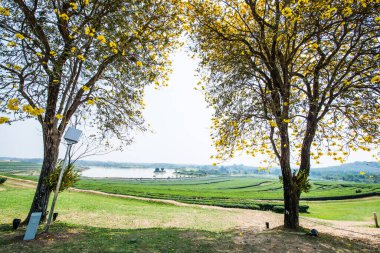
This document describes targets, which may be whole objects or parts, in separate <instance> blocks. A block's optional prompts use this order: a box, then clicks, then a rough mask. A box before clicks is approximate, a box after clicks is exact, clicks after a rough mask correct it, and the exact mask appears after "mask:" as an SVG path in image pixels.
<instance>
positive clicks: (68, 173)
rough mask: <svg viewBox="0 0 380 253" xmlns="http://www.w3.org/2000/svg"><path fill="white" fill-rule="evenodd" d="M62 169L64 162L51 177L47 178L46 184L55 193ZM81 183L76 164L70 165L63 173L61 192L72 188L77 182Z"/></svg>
mask: <svg viewBox="0 0 380 253" xmlns="http://www.w3.org/2000/svg"><path fill="white" fill-rule="evenodd" d="M61 169H62V161H61V162H59V163H58V164H57V166H56V168H55V170H54V171H53V172H52V173H50V175H49V177H47V178H46V181H45V182H46V184H47V185H48V188H49V189H50V190H51V191H55V188H56V187H57V182H58V178H59V174H60V173H61ZM78 181H79V173H78V172H77V171H75V170H74V164H69V166H68V168H67V169H66V170H65V171H64V172H63V177H62V182H61V186H60V188H59V191H60V192H62V191H64V190H66V189H68V188H70V187H71V186H73V185H74V184H75V183H76V182H78Z"/></svg>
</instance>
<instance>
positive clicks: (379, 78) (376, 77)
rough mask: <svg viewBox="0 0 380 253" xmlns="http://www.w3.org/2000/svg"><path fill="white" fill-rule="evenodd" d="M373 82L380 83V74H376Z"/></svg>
mask: <svg viewBox="0 0 380 253" xmlns="http://www.w3.org/2000/svg"><path fill="white" fill-rule="evenodd" d="M371 82H373V83H378V82H380V75H378V76H374V77H373V78H372V79H371Z"/></svg>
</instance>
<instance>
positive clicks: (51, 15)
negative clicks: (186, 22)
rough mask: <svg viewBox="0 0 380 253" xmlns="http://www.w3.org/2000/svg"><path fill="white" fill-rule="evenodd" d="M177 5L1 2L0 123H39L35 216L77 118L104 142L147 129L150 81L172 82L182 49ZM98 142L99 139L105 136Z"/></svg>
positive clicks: (101, 0) (147, 0)
mask: <svg viewBox="0 0 380 253" xmlns="http://www.w3.org/2000/svg"><path fill="white" fill-rule="evenodd" d="M180 10H181V8H180V5H179V1H177V0H169V1H167V0H165V1H164V0H69V1H67V0H66V1H65V0H64V1H57V0H49V1H48V0H43V1H29V0H26V1H23V0H9V1H2V2H0V35H1V36H0V57H1V62H0V85H1V86H0V102H1V104H0V113H2V115H0V116H1V117H0V124H5V123H8V124H10V123H12V122H13V121H16V120H22V119H26V118H35V119H37V120H38V122H39V123H40V124H41V127H42V133H43V142H44V159H43V165H42V170H41V175H40V179H39V182H38V186H37V190H36V193H35V196H34V200H33V203H32V207H31V210H30V212H35V211H40V212H43V218H44V217H45V216H46V208H47V203H48V200H49V195H50V192H48V190H47V186H46V184H45V181H46V180H45V178H47V177H48V176H49V174H50V173H51V172H52V171H53V170H54V168H55V164H56V162H57V157H58V150H59V144H60V141H61V138H62V135H63V133H64V131H65V129H66V126H67V125H68V123H69V122H70V120H71V119H72V117H73V115H76V116H79V117H80V118H81V119H83V120H84V121H86V122H87V123H88V122H90V123H88V124H90V125H92V126H94V127H97V128H98V129H99V131H98V132H99V134H100V137H101V138H99V139H103V140H107V139H109V138H111V137H112V136H116V137H117V138H118V139H120V140H124V141H126V142H127V143H128V142H129V141H130V140H131V131H132V130H144V129H145V127H144V120H143V118H142V114H141V109H142V108H143V107H144V103H143V93H144V87H145V86H146V85H147V84H150V83H155V84H156V85H158V86H160V85H165V84H166V81H167V79H168V77H167V75H168V73H169V70H170V68H169V67H170V66H169V65H170V61H169V59H168V55H169V54H170V52H171V51H172V50H173V49H174V48H175V47H176V46H178V44H179V43H178V40H177V38H178V36H179V34H180V31H181V29H180V25H181V21H180V18H179V12H180ZM98 137H99V136H98Z"/></svg>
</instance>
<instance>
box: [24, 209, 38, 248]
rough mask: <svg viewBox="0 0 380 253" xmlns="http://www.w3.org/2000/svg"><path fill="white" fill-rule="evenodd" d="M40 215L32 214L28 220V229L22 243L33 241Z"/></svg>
mask: <svg viewBox="0 0 380 253" xmlns="http://www.w3.org/2000/svg"><path fill="white" fill-rule="evenodd" d="M41 216H42V213H41V212H39V213H32V215H31V216H30V219H29V223H28V227H27V228H26V233H25V236H24V241H28V240H33V239H34V238H35V237H36V232H37V229H38V225H39V224H40V220H41Z"/></svg>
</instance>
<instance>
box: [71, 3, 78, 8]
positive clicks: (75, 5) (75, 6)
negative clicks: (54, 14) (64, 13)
mask: <svg viewBox="0 0 380 253" xmlns="http://www.w3.org/2000/svg"><path fill="white" fill-rule="evenodd" d="M70 7H71V9H73V10H76V9H78V5H77V4H76V3H74V2H71V3H70Z"/></svg>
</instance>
